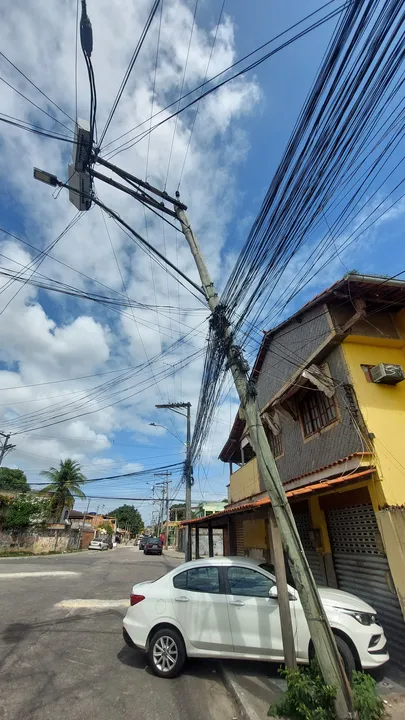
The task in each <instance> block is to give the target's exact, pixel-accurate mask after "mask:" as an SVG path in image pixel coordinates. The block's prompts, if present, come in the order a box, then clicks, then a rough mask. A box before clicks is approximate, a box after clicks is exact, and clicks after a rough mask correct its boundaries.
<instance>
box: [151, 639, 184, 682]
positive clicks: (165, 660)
mask: <svg viewBox="0 0 405 720" xmlns="http://www.w3.org/2000/svg"><path fill="white" fill-rule="evenodd" d="M148 660H149V664H150V667H151V668H152V670H153V672H154V673H155V675H158V676H159V677H163V678H174V677H176V676H177V675H179V673H180V672H181V671H182V669H183V665H184V663H185V660H186V650H185V647H184V642H183V638H182V637H181V635H180V633H178V632H177V630H174V629H173V628H163V629H161V630H158V632H157V633H155V635H154V636H153V637H152V639H151V641H150V643H149V650H148Z"/></svg>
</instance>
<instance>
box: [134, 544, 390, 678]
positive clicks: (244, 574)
mask: <svg viewBox="0 0 405 720" xmlns="http://www.w3.org/2000/svg"><path fill="white" fill-rule="evenodd" d="M288 590H289V594H290V607H291V611H292V612H291V620H292V623H293V631H294V638H295V647H296V654H297V662H298V663H301V664H305V663H308V662H309V660H310V659H311V657H312V655H313V649H312V643H311V638H310V634H309V629H308V625H307V622H306V619H305V615H304V612H303V609H302V606H301V603H300V600H299V597H298V593H297V591H296V590H295V589H294V588H293V587H292V586H291V585H289V586H288ZM319 594H320V596H321V599H322V603H323V606H324V608H325V612H326V615H327V617H328V620H329V622H330V625H331V627H332V631H333V633H334V635H335V639H336V643H337V646H338V649H339V652H340V655H341V657H342V660H343V663H344V666H345V670H346V673H347V674H348V676H349V677H350V676H351V673H352V671H353V670H355V669H359V670H360V669H364V670H370V669H373V668H377V667H379V666H380V665H383V664H384V663H386V662H387V661H388V660H389V655H388V652H387V646H386V639H385V635H384V630H383V628H382V627H381V625H380V623H379V622H378V619H377V617H376V614H375V611H374V610H373V608H372V607H370V605H368V604H367V603H366V602H364V601H363V600H361V599H360V598H358V597H356V596H355V595H351V594H350V593H347V592H343V591H342V590H335V589H334V588H329V587H322V588H319ZM123 634H124V640H125V642H126V643H127V645H129V646H130V647H136V648H138V649H140V650H142V651H144V652H146V653H147V656H148V660H149V664H150V666H151V668H152V670H153V672H154V673H155V674H156V675H159V676H160V677H166V678H171V677H175V676H176V675H178V674H179V673H180V672H181V670H182V668H183V665H184V663H185V660H186V658H187V657H211V658H235V659H243V660H262V661H263V660H269V661H272V662H284V655H283V641H282V635H281V624H280V612H279V606H278V599H277V586H276V579H275V576H274V574H273V573H271V572H269V571H268V570H266V566H265V565H263V564H261V563H260V561H259V560H253V559H250V558H243V557H215V558H208V559H205V560H194V561H192V562H188V563H184V564H183V565H180V566H179V567H177V568H176V569H175V570H172V571H171V572H169V573H167V574H166V575H164V576H163V577H161V578H159V579H158V580H155V581H150V582H142V583H140V584H139V585H134V587H133V589H132V593H131V596H130V607H129V608H128V611H127V614H126V616H125V618H124V628H123Z"/></svg>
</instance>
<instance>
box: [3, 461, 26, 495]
mask: <svg viewBox="0 0 405 720" xmlns="http://www.w3.org/2000/svg"><path fill="white" fill-rule="evenodd" d="M30 489H31V488H30V486H29V485H28V482H27V476H26V474H25V473H24V472H23V471H22V470H18V469H13V468H8V467H0V490H16V491H17V492H29V490H30Z"/></svg>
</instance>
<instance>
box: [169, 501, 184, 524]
mask: <svg viewBox="0 0 405 720" xmlns="http://www.w3.org/2000/svg"><path fill="white" fill-rule="evenodd" d="M176 519H177V520H185V519H186V506H185V504H184V503H179V504H178V505H172V506H171V507H170V520H171V521H172V522H173V521H174V520H176Z"/></svg>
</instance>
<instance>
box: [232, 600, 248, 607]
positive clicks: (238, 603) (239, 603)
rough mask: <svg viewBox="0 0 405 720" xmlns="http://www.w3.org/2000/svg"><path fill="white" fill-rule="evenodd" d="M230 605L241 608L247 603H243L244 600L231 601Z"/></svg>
mask: <svg viewBox="0 0 405 720" xmlns="http://www.w3.org/2000/svg"><path fill="white" fill-rule="evenodd" d="M229 604H230V605H239V606H240V605H244V604H245V603H244V602H243V600H230V601H229Z"/></svg>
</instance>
